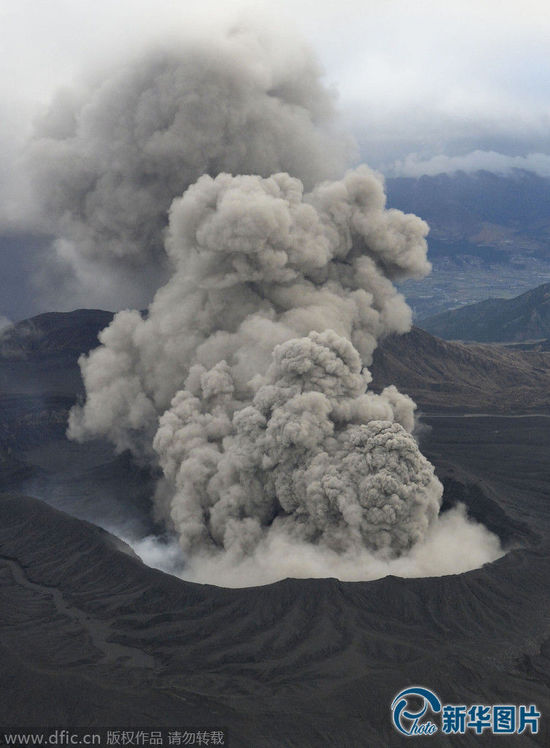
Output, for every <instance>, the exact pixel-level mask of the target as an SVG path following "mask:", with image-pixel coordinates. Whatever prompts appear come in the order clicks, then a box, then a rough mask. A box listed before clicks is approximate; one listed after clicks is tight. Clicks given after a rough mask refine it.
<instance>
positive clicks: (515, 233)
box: [386, 170, 550, 264]
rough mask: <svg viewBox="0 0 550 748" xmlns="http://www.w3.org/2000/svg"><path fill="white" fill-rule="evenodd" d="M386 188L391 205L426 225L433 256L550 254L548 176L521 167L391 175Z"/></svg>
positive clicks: (489, 258) (517, 258)
mask: <svg viewBox="0 0 550 748" xmlns="http://www.w3.org/2000/svg"><path fill="white" fill-rule="evenodd" d="M386 188H387V192H388V202H389V204H390V205H391V206H393V207H396V208H399V209H401V210H405V211H407V212H410V213H416V214H417V215H419V216H421V217H422V218H424V219H425V220H426V221H427V222H428V223H429V224H430V227H431V232H430V238H429V245H430V256H431V258H432V260H434V259H437V258H440V257H442V256H447V257H450V258H452V259H453V260H455V261H456V262H462V261H463V258H464V257H465V256H470V257H477V258H479V259H480V260H481V261H483V262H485V263H494V262H503V263H508V262H510V261H514V262H517V263H520V264H521V261H522V260H521V257H523V258H526V257H529V256H532V257H535V258H538V259H544V260H549V259H550V179H545V178H543V177H540V176H538V175H537V174H534V173H532V172H527V171H521V170H516V171H515V172H513V173H512V174H511V175H506V176H505V175H498V174H493V173H490V172H487V171H478V172H475V173H473V174H466V173H464V172H455V173H454V174H438V175H436V176H422V177H419V178H411V177H398V178H390V179H387V180H386Z"/></svg>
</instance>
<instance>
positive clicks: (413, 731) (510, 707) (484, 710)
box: [391, 686, 541, 737]
mask: <svg viewBox="0 0 550 748" xmlns="http://www.w3.org/2000/svg"><path fill="white" fill-rule="evenodd" d="M391 714H392V722H393V726H394V728H395V729H396V730H397V731H398V732H399V733H401V734H402V735H406V736H407V737H419V736H424V737H425V736H429V735H435V734H436V733H438V732H441V733H443V734H444V735H465V734H473V735H482V734H483V733H485V732H487V733H490V734H493V735H522V734H523V733H526V732H527V734H529V733H530V734H531V735H536V734H537V733H538V731H539V720H540V718H541V713H540V712H539V710H538V709H537V707H536V706H535V704H520V705H516V704H493V705H491V706H487V705H485V704H470V705H467V704H443V703H442V701H441V699H440V698H439V697H438V696H437V695H436V694H435V693H434V692H433V691H430V689H428V688H425V687H424V686H410V687H409V688H405V689H404V690H403V691H401V692H400V693H398V694H397V695H396V697H395V698H394V700H393V702H392V704H391Z"/></svg>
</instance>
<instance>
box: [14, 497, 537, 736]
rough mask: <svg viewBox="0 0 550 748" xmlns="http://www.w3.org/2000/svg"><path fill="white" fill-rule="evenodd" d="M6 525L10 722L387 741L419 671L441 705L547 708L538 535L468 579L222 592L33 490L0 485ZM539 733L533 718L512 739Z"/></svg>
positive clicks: (299, 583)
mask: <svg viewBox="0 0 550 748" xmlns="http://www.w3.org/2000/svg"><path fill="white" fill-rule="evenodd" d="M0 528H1V529H0V539H1V544H0V582H1V585H2V586H1V593H0V594H1V597H2V608H1V609H2V611H3V613H2V622H1V628H0V641H1V648H2V661H3V673H4V677H3V679H2V681H3V688H2V700H1V706H0V714H1V723H2V725H14V724H17V725H23V726H25V727H26V728H30V727H32V726H36V727H40V726H44V725H52V724H60V725H63V726H66V727H73V728H76V727H81V728H82V727H86V728H91V727H93V726H105V725H115V724H116V725H124V724H131V725H133V726H134V727H136V726H142V727H149V729H152V726H157V727H160V726H162V725H166V726H172V727H174V726H186V725H187V726H192V725H197V724H200V725H206V726H210V727H211V729H214V728H216V727H224V728H225V729H227V730H228V731H229V736H230V740H231V743H230V744H231V745H234V746H254V747H256V746H258V747H259V746H283V745H284V746H300V747H302V746H304V747H305V746H325V745H326V746H329V745H345V746H362V745H369V746H393V745H400V744H401V739H400V738H398V737H397V735H396V734H395V733H394V732H393V729H392V727H391V723H390V713H389V704H390V703H391V700H392V698H393V696H394V695H395V693H396V692H397V691H398V690H400V689H402V688H404V687H405V686H407V685H410V684H413V683H423V684H426V685H428V686H429V687H431V688H432V689H434V690H435V691H436V692H438V693H439V694H440V696H441V698H442V699H443V700H444V701H445V702H447V703H463V702H465V703H471V702H475V703H486V704H491V703H494V702H499V703H500V702H503V701H504V702H506V703H524V702H525V701H526V700H528V701H529V702H533V703H536V704H537V706H538V707H539V709H541V710H542V711H543V713H545V712H546V713H548V710H549V709H550V698H549V692H548V686H549V683H550V676H549V673H550V669H549V665H550V663H549V661H548V656H549V655H550V628H549V624H548V620H549V618H550V591H549V590H548V585H547V579H548V574H549V573H550V551H549V548H548V544H547V543H546V542H545V543H543V544H540V545H538V546H537V547H532V548H528V549H527V548H525V549H522V550H515V551H513V552H511V553H510V554H508V555H507V556H505V557H504V558H502V559H500V560H499V561H497V562H496V563H493V564H491V565H489V566H487V567H485V568H482V569H479V570H477V571H473V572H469V573H468V574H463V575H460V576H449V577H441V578H428V579H409V580H403V579H398V578H394V577H388V578H386V579H382V580H379V581H375V582H365V583H342V582H339V581H337V580H335V579H322V580H286V581H283V582H279V583H277V584H273V585H268V586H266V587H259V588H258V587H257V588H248V589H242V590H228V589H221V588H215V587H208V586H200V585H193V584H189V583H186V582H182V581H180V580H178V579H176V578H174V577H170V576H167V575H164V574H162V573H161V572H157V571H154V570H152V569H149V568H147V567H145V566H144V565H143V564H142V563H141V562H140V561H139V560H137V559H136V558H135V557H133V556H132V555H130V554H128V553H127V552H124V549H123V548H122V546H121V544H119V543H117V541H116V540H115V539H114V538H113V537H112V536H109V535H108V534H107V533H104V532H102V531H100V530H98V529H97V528H95V527H94V526H92V525H89V524H86V523H84V522H82V521H81V520H76V519H74V518H71V517H69V516H67V515H65V514H63V513H60V512H58V511H56V510H53V509H52V508H50V507H48V506H47V505H45V504H43V503H40V502H38V501H36V500H33V499H30V498H28V497H24V496H20V495H13V494H11V495H10V494H4V495H2V497H1V500H0ZM60 549H62V550H60ZM547 741H548V732H547V729H546V728H545V727H544V725H543V729H542V731H541V733H540V734H539V735H538V736H533V737H532V738H531V737H529V736H525V737H523V738H518V739H517V743H516V744H517V745H547ZM438 744H439V745H453V746H455V745H456V746H460V745H471V744H472V738H471V736H470V737H469V738H468V737H466V738H461V737H459V736H456V737H453V739H452V741H451V740H447V739H446V738H444V737H443V736H442V737H441V738H440V739H439V742H438ZM485 744H490V741H489V743H487V742H485Z"/></svg>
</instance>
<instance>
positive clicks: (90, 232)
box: [26, 25, 351, 308]
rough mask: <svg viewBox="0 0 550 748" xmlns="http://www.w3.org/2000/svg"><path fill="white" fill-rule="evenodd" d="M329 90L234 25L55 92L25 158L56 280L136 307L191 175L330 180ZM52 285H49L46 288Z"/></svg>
mask: <svg viewBox="0 0 550 748" xmlns="http://www.w3.org/2000/svg"><path fill="white" fill-rule="evenodd" d="M333 109H334V107H333V95H332V93H331V92H330V91H329V90H328V89H327V88H326V87H325V86H324V85H323V83H322V81H321V71H320V69H319V66H318V65H317V63H316V61H315V59H314V58H313V56H312V54H311V53H310V52H309V50H308V49H307V48H306V47H305V46H304V47H302V46H300V45H298V44H296V45H295V46H294V47H293V48H289V45H288V44H286V43H285V44H284V45H283V44H280V43H279V44H277V43H275V42H274V40H273V39H272V38H271V36H270V35H269V34H267V33H264V32H263V31H261V30H258V29H255V30H251V29H250V28H247V27H245V26H243V25H238V26H234V27H233V28H232V29H230V30H229V31H226V32H223V33H222V32H221V31H220V32H215V31H212V32H211V33H210V36H209V38H206V37H205V38H200V37H198V36H197V35H195V36H193V37H192V36H189V38H188V39H187V40H186V41H185V40H184V41H182V43H180V44H176V43H172V44H167V45H166V46H165V47H163V48H160V47H159V46H158V45H157V46H156V47H155V48H151V49H150V50H149V51H148V52H146V53H144V54H143V55H142V56H141V57H134V58H132V59H128V60H125V61H124V62H122V63H120V64H119V65H118V66H117V67H116V68H115V69H113V70H111V71H110V73H109V74H108V75H106V76H105V75H104V76H103V77H101V78H99V79H98V78H93V79H92V78H90V79H89V80H87V81H86V82H83V83H82V84H81V85H80V86H79V87H75V88H74V89H72V90H64V91H61V92H60V93H59V94H58V95H57V96H56V98H55V99H54V101H53V102H52V105H51V107H50V109H49V111H47V112H46V113H45V114H44V116H43V117H42V118H41V119H40V120H39V121H38V123H37V125H36V131H35V134H34V137H33V139H32V141H31V143H30V144H29V147H28V149H27V157H26V160H27V165H28V171H29V173H30V178H31V184H32V186H33V193H34V196H35V201H36V203H37V211H38V213H39V214H40V216H41V222H42V228H43V230H44V231H47V232H50V233H51V234H53V235H54V236H55V237H56V239H55V242H54V250H55V253H56V256H57V259H58V261H59V262H58V267H57V270H56V272H57V274H58V277H59V273H60V272H61V271H62V273H63V279H64V281H65V285H66V287H67V288H68V289H70V288H71V284H72V287H74V288H79V287H81V288H83V289H84V290H87V291H88V293H89V294H93V295H94V298H98V299H99V300H98V302H96V303H99V301H100V300H102V296H103V299H104V303H110V304H111V305H116V306H117V307H118V308H120V305H121V304H120V300H121V294H122V298H123V299H126V301H123V303H131V304H143V303H148V302H149V301H150V299H151V297H152V294H153V293H154V291H155V290H156V289H157V288H158V286H159V285H161V283H162V282H164V281H165V280H166V279H167V278H168V277H169V274H170V264H169V262H168V259H167V257H166V253H165V250H164V241H163V232H164V229H165V227H166V217H167V212H168V209H169V207H170V204H171V202H172V200H173V198H174V197H175V196H177V195H180V194H181V193H182V192H183V191H184V190H185V189H186V188H187V187H188V186H189V185H190V184H192V183H193V182H195V181H196V180H197V179H198V178H199V177H200V176H201V175H203V174H210V175H212V176H216V175H217V174H219V173H221V172H229V173H234V174H239V173H252V174H260V175H263V176H266V177H267V176H269V175H270V174H272V173H274V172H278V171H290V170H292V172H293V174H294V175H295V176H297V177H299V178H300V179H301V180H302V181H303V182H304V183H305V184H306V185H308V186H309V187H312V186H313V185H314V184H315V183H317V182H318V181H319V180H320V179H325V178H327V177H331V176H336V175H339V174H341V173H342V170H343V168H344V164H345V154H346V151H348V150H349V145H350V142H351V141H348V140H347V139H346V138H339V139H329V137H328V135H327V129H329V128H330V123H331V120H332V117H333ZM56 285H58V284H56Z"/></svg>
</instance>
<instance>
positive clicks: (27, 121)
mask: <svg viewBox="0 0 550 748" xmlns="http://www.w3.org/2000/svg"><path fill="white" fill-rule="evenodd" d="M251 16H252V17H254V16H260V17H261V18H263V19H264V22H266V23H267V24H268V25H272V26H274V27H279V33H281V34H283V35H285V34H288V35H298V36H301V37H303V38H305V39H306V41H307V42H308V43H309V45H310V46H311V47H312V48H313V50H314V52H315V54H316V55H317V57H318V59H319V61H320V64H321V65H322V67H323V69H324V71H325V81H326V83H327V85H329V86H330V87H332V88H333V89H334V90H335V91H336V92H337V106H338V110H339V112H340V116H341V120H342V123H343V125H344V127H345V128H346V129H348V130H350V131H351V133H352V134H353V137H354V138H355V140H356V142H357V144H358V149H357V159H356V160H363V161H366V162H367V163H369V164H370V165H371V166H373V167H375V168H377V169H379V170H381V171H382V172H384V173H385V174H386V175H388V176H392V175H410V176H419V175H421V174H423V173H427V174H434V173H438V172H441V171H452V170H453V169H456V168H461V169H465V170H470V171H473V170H475V169H476V168H484V169H488V170H495V171H498V172H502V171H505V170H506V169H507V168H512V167H518V166H519V167H522V168H529V169H532V170H533V171H537V172H539V173H541V174H543V175H545V176H548V175H549V174H550V139H549V131H550V128H549V119H550V97H549V95H548V92H549V91H550V47H549V45H548V43H547V40H548V38H549V37H550V11H549V10H548V6H547V4H546V3H545V2H540V1H539V0H524V2H522V3H517V2H509V1H508V0H499V1H495V0H477V2H474V1H471V0H460V1H457V0H445V2H441V1H440V2H435V1H433V0H409V2H405V1H404V0H383V1H382V0H339V1H337V0H316V1H313V0H278V2H276V3H275V2H272V1H269V2H267V1H256V2H254V3H243V2H233V0H225V1H224V2H223V3H219V2H217V3H216V2H212V0H201V2H189V0H179V1H178V0H154V1H153V0H118V2H116V3H113V2H111V0H96V2H94V3H90V2H83V1H82V0H50V1H49V2H48V3H43V2H41V0H0V45H1V48H2V52H3V54H2V57H1V59H0V237H4V238H5V237H8V239H9V241H8V239H6V240H5V241H4V242H3V243H2V242H0V245H1V247H2V254H1V255H0V261H1V262H2V263H3V266H4V268H3V270H4V272H3V277H4V281H3V285H2V282H1V281H0V295H1V294H2V293H3V294H4V296H5V297H6V298H7V297H8V296H10V299H11V301H10V303H9V304H7V305H6V304H4V306H7V307H9V308H6V309H4V308H2V306H1V305H0V313H1V314H3V315H6V316H10V315H12V316H13V315H15V316H17V315H18V314H20V313H22V311H21V310H19V309H18V307H17V303H16V301H17V298H23V297H24V298H25V299H28V297H29V294H32V290H31V288H30V286H28V287H25V279H26V278H27V277H28V273H27V270H28V268H27V265H28V263H29V262H32V257H31V259H29V255H28V254H27V255H25V253H24V252H23V251H22V250H21V252H20V254H19V255H18V252H19V249H18V247H21V246H23V245H25V246H30V244H32V241H31V240H30V239H29V237H30V236H32V235H33V232H34V228H33V226H32V225H28V226H26V225H24V221H22V220H21V217H20V214H21V211H20V210H19V209H18V208H19V207H20V204H21V202H22V201H23V200H24V199H25V185H24V182H23V181H22V177H21V168H20V161H19V154H20V151H21V149H22V148H23V147H24V144H25V142H26V139H27V138H28V137H29V135H30V133H31V132H32V127H33V121H34V120H35V119H36V117H38V116H39V115H40V114H41V112H43V111H44V110H45V109H46V107H47V106H48V103H49V102H50V101H51V98H52V96H53V94H54V93H55V92H56V91H57V90H58V89H59V88H62V87H70V86H72V85H73V82H74V81H75V80H77V79H78V78H79V77H80V76H82V75H83V74H85V73H86V72H87V71H91V70H94V69H98V68H101V66H104V65H105V66H106V65H109V64H113V63H115V64H116V60H117V59H118V58H119V57H120V58H122V57H123V56H124V54H126V53H128V52H130V53H131V52H133V51H136V50H138V49H139V48H140V46H143V44H144V43H149V42H153V41H155V40H156V39H163V38H167V37H169V36H171V37H173V38H178V36H179V35H183V34H186V33H188V32H189V29H190V28H194V27H197V26H201V27H203V28H206V29H208V28H209V27H210V26H212V25H216V24H220V23H223V21H224V19H228V18H229V19H233V18H238V17H251ZM6 242H7V243H6ZM8 245H9V246H8ZM14 247H15V249H14ZM14 258H15V260H17V261H15V260H14ZM12 297H13V298H12Z"/></svg>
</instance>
